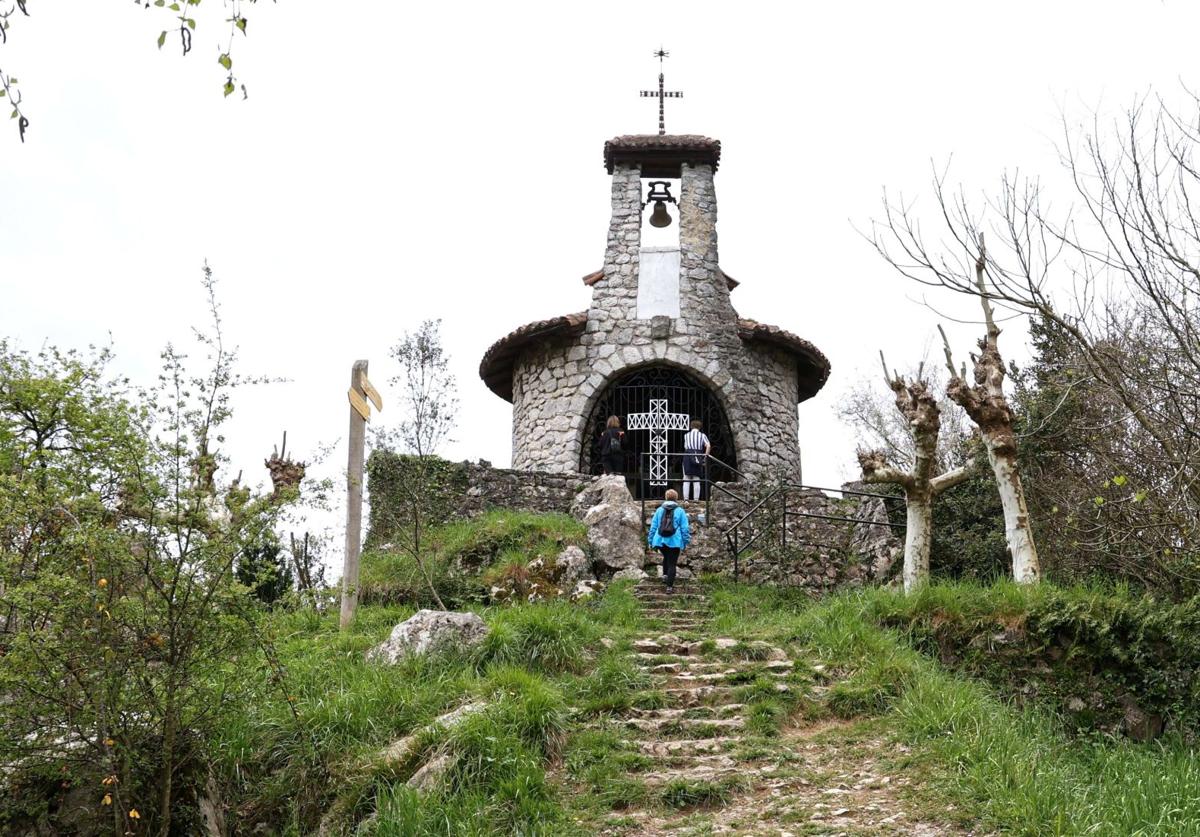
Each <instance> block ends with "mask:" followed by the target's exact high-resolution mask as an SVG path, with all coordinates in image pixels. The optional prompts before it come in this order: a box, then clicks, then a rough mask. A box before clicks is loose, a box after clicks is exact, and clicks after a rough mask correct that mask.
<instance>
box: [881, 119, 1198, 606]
mask: <svg viewBox="0 0 1200 837" xmlns="http://www.w3.org/2000/svg"><path fill="white" fill-rule="evenodd" d="M1191 109H1192V112H1190V113H1188V114H1187V115H1176V114H1175V113H1172V111H1171V110H1170V109H1169V108H1168V107H1166V106H1165V105H1164V104H1163V103H1162V101H1161V100H1158V101H1157V102H1155V103H1149V102H1148V101H1146V100H1143V101H1139V102H1137V103H1135V106H1134V107H1133V108H1131V109H1130V110H1129V111H1128V113H1127V114H1125V117H1124V118H1123V119H1122V120H1121V121H1120V122H1119V123H1118V124H1117V125H1116V127H1115V129H1114V130H1113V131H1112V132H1111V133H1110V132H1107V131H1102V130H1100V129H1099V126H1098V124H1097V125H1096V126H1095V127H1094V129H1093V131H1092V133H1090V134H1087V135H1085V136H1083V137H1082V138H1076V137H1075V136H1074V135H1073V132H1072V131H1071V130H1069V129H1068V130H1067V132H1066V133H1067V136H1066V141H1065V144H1064V150H1063V154H1062V156H1063V162H1064V165H1065V167H1066V169H1067V172H1068V174H1069V175H1070V178H1071V182H1072V184H1073V186H1074V190H1075V199H1076V203H1077V208H1076V209H1075V210H1074V211H1073V212H1072V213H1065V214H1064V213H1054V214H1052V213H1051V212H1050V211H1049V209H1048V208H1047V205H1048V203H1049V199H1048V198H1046V199H1045V200H1044V199H1043V191H1042V187H1041V185H1040V184H1039V182H1038V181H1036V180H1017V179H1013V178H1009V177H1007V176H1005V177H1003V178H1002V179H1001V183H1000V188H999V190H998V191H997V192H996V193H995V194H994V195H993V196H992V197H991V199H990V200H987V201H985V202H984V203H983V204H981V205H980V206H979V207H977V208H972V207H971V206H970V205H969V203H968V201H967V199H966V198H965V196H964V195H963V193H962V192H961V190H960V191H959V192H958V193H957V194H954V193H949V192H947V191H946V189H945V188H944V175H935V177H934V184H933V185H934V196H935V198H936V202H937V209H938V210H939V215H940V217H941V220H942V222H943V223H942V227H941V228H942V230H943V231H944V232H945V233H946V234H947V235H948V238H947V239H946V240H945V241H939V242H938V243H937V244H936V245H932V246H930V245H927V243H926V239H925V237H924V235H923V232H922V228H921V224H920V219H919V217H918V215H917V213H916V212H914V211H913V209H912V208H911V207H910V206H909V205H906V204H905V203H903V201H900V202H892V201H889V200H888V199H887V197H886V195H885V201H884V212H885V216H884V219H883V220H882V221H881V222H879V223H877V224H876V226H875V230H874V234H873V236H872V239H873V242H874V244H875V246H876V247H877V249H879V251H880V252H881V253H882V254H883V255H884V257H885V258H886V259H888V261H890V262H891V263H892V264H893V266H895V267H896V268H897V269H898V270H899V271H900V272H901V273H903V274H904V275H905V276H908V277H909V278H912V279H914V280H916V281H918V282H922V283H924V284H926V285H932V286H936V287H940V288H946V289H949V290H952V291H955V292H958V293H963V294H970V295H973V296H978V297H982V298H983V299H984V301H985V302H987V303H989V304H991V305H995V306H997V307H999V308H1003V309H1006V310H1009V311H1015V312H1018V313H1027V314H1034V315H1036V316H1037V317H1038V318H1039V319H1040V320H1041V321H1044V322H1045V323H1047V324H1049V325H1050V326H1052V327H1053V328H1055V329H1056V330H1057V331H1059V332H1061V334H1063V335H1064V336H1065V338H1066V339H1068V340H1069V341H1071V342H1072V343H1073V345H1074V346H1075V348H1076V350H1077V358H1078V360H1079V363H1080V366H1081V371H1082V375H1081V376H1080V377H1081V379H1086V380H1087V381H1088V382H1089V385H1090V386H1091V387H1092V388H1094V389H1097V390H1103V391H1105V392H1107V393H1108V394H1109V395H1110V396H1111V398H1112V399H1113V401H1114V402H1115V403H1116V404H1117V405H1119V407H1120V408H1121V412H1122V415H1120V416H1117V417H1116V418H1114V419H1113V420H1112V421H1113V423H1114V424H1113V425H1109V426H1106V427H1104V428H1101V430H1104V431H1109V430H1111V428H1112V427H1113V426H1117V427H1121V428H1122V430H1123V432H1126V433H1127V434H1129V436H1130V438H1131V439H1134V440H1140V439H1146V440H1149V441H1150V444H1151V446H1152V450H1146V449H1144V448H1143V449H1142V453H1141V455H1140V456H1139V458H1138V461H1137V462H1136V463H1134V464H1136V465H1139V466H1141V470H1143V472H1144V473H1143V474H1142V476H1141V479H1140V482H1139V483H1135V482H1134V481H1133V480H1132V479H1131V477H1132V474H1130V473H1127V472H1120V473H1115V474H1113V473H1110V474H1107V475H1102V474H1099V473H1095V474H1092V475H1091V476H1092V477H1094V478H1095V480H1096V485H1094V486H1093V489H1094V491H1095V492H1096V494H1095V497H1094V498H1093V499H1095V500H1097V503H1096V505H1097V506H1098V508H1094V509H1091V512H1092V513H1093V514H1094V515H1095V516H1098V517H1099V518H1101V520H1102V519H1103V518H1104V517H1105V515H1106V514H1107V509H1105V508H1103V507H1100V503H1102V502H1103V501H1104V500H1105V497H1104V496H1103V495H1102V494H1101V493H1100V489H1101V487H1102V485H1104V484H1105V483H1106V482H1107V481H1108V480H1110V479H1116V480H1118V481H1119V483H1120V484H1121V486H1122V487H1123V488H1125V490H1126V492H1127V494H1128V497H1123V498H1121V499H1122V500H1124V501H1127V502H1125V503H1124V505H1122V508H1123V509H1124V510H1125V511H1127V512H1128V511H1132V510H1136V512H1137V516H1138V517H1140V519H1141V523H1140V524H1138V525H1137V526H1136V528H1135V529H1133V530H1130V529H1129V528H1128V525H1127V524H1128V522H1129V521H1128V515H1125V516H1123V518H1122V525H1125V526H1126V529H1125V532H1126V536H1125V537H1121V534H1120V533H1119V532H1118V531H1117V527H1116V526H1115V525H1108V526H1105V527H1104V528H1105V534H1104V536H1103V537H1099V538H1095V539H1094V542H1096V543H1102V544H1104V545H1105V548H1114V547H1115V548H1118V549H1130V550H1133V551H1134V552H1136V553H1138V554H1139V555H1141V556H1142V557H1143V559H1144V560H1147V561H1152V562H1154V564H1155V566H1156V572H1159V573H1162V574H1166V575H1170V576H1172V577H1174V578H1175V579H1176V580H1177V581H1178V580H1187V581H1188V582H1189V583H1191V584H1192V585H1193V586H1195V585H1197V584H1200V566H1197V563H1196V561H1195V560H1194V558H1193V559H1186V558H1185V557H1184V556H1187V555H1193V556H1194V555H1195V553H1196V548H1197V545H1198V543H1200V524H1198V521H1200V349H1198V348H1197V347H1200V316H1198V315H1200V312H1198V311H1197V308H1196V305H1197V302H1196V301H1197V299H1198V298H1200V212H1198V211H1197V207H1198V206H1200V160H1198V159H1197V155H1196V146H1197V143H1198V141H1200V131H1198V130H1197V128H1196V125H1197V124H1200V122H1198V120H1197V117H1198V116H1200V100H1198V99H1196V98H1194V97H1193V100H1192V103H1191ZM985 231H986V232H987V233H988V234H989V237H990V238H991V239H992V240H993V241H996V242H999V254H1000V258H996V256H995V254H993V253H988V254H987V258H986V261H985V262H984V265H983V278H984V282H983V283H980V282H979V281H978V279H977V276H975V275H974V274H975V271H974V270H972V267H974V266H975V265H977V264H979V263H980V261H981V256H983V254H982V253H981V252H980V251H981V248H980V246H979V241H980V240H981V239H980V237H981V235H982V234H983V233H984V232H985ZM1146 469H1149V473H1145V470H1146ZM1109 499H1112V498H1109ZM1104 505H1106V506H1108V508H1109V509H1111V508H1114V505H1112V504H1110V503H1105V504H1104ZM1068 513H1069V514H1072V515H1075V516H1076V519H1079V516H1081V515H1082V514H1083V513H1084V510H1083V509H1080V508H1073V509H1070V510H1069V512H1068ZM1147 543H1153V544H1154V547H1153V548H1152V549H1147V548H1146V544H1147ZM1118 545H1119V546H1118ZM1126 560H1127V559H1126Z"/></svg>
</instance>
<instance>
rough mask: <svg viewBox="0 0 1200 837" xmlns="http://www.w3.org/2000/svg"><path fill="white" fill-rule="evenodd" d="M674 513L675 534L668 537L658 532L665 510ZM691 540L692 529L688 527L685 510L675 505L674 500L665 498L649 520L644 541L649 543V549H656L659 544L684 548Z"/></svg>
mask: <svg viewBox="0 0 1200 837" xmlns="http://www.w3.org/2000/svg"><path fill="white" fill-rule="evenodd" d="M668 510H669V512H670V513H671V514H673V515H675V534H674V535H671V536H670V537H663V536H662V535H660V534H658V526H659V524H660V523H662V518H663V515H664V514H666V513H667V512H668ZM691 540H692V531H691V529H690V528H688V516H687V512H685V511H684V510H683V509H681V508H680V507H679V506H678V505H676V503H675V501H673V500H667V502H665V503H663V504H662V505H661V506H659V507H658V510H657V511H655V512H654V518H653V519H652V520H651V521H650V533H649V535H648V536H647V538H646V541H647V542H648V543H649V544H650V548H651V549H658V548H659V547H660V546H674V547H678V548H679V549H681V550H682V549H686V548H687V545H688V543H689V542H690V541H691Z"/></svg>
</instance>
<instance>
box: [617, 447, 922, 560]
mask: <svg viewBox="0 0 1200 837" xmlns="http://www.w3.org/2000/svg"><path fill="white" fill-rule="evenodd" d="M652 455H658V456H667V457H683V456H704V458H705V463H704V475H703V476H702V477H700V478H699V482H700V483H701V485H703V486H704V487H705V489H704V491H705V494H704V501H705V520H706V521H707V522H708V523H710V524H711V523H712V522H713V519H712V499H713V493H714V491H719V492H721V494H722V495H724V496H726V497H729V498H731V499H733V500H736V501H737V502H738V503H739V504H741V505H742V506H743V507H744V508H745V511H744V513H743V514H742V515H741V516H740V517H738V518H737V519H736V520H734V521H733V522H732V524H730V525H729V526H727V527H724V528H721V529H720V531H721V534H722V535H723V536H724V537H725V541H726V544H727V545H728V547H729V551H730V552H731V553H732V555H733V578H734V581H736V580H737V579H738V575H739V573H740V569H741V555H742V553H744V552H746V551H747V550H748V549H750V547H752V546H753V545H754V544H755V543H757V542H758V541H759V540H760V539H761V538H762V536H763V535H765V534H767V531H768V530H767V529H766V528H758V527H754V528H755V529H757V531H752V533H751V535H750V537H749V539H748V540H746V541H743V540H742V538H741V528H742V527H743V526H744V525H746V524H747V522H751V521H752V520H753V518H754V516H755V515H756V514H758V513H759V512H760V511H761V510H762V509H763V508H764V507H766V506H767V505H768V503H770V502H771V501H773V500H775V499H776V498H779V499H780V512H781V514H782V521H781V525H780V529H781V535H780V537H781V544H782V546H784V547H786V546H787V520H788V518H789V517H805V518H813V519H817V520H832V521H837V522H842V523H854V524H855V525H858V526H887V527H889V528H892V529H903V528H905V524H903V523H892V522H891V521H890V520H865V519H858V518H850V517H842V516H837V515H829V514H818V513H816V512H805V511H798V510H795V509H789V508H788V499H789V497H788V494H789V492H790V491H818V492H826V493H831V494H842V495H843V496H855V497H870V498H874V499H879V500H884V501H888V500H893V501H903V500H904V497H899V496H895V495H891V494H879V493H876V492H870V491H858V490H856V489H846V488H824V487H821V486H815V485H803V484H801V483H794V482H791V481H789V480H780V481H779V482H777V483H776V485H775V486H774V487H773V488H771V489H770V490H769V491H768V492H767V493H766V494H765V495H763V496H762V497H761V498H759V499H758V500H757V501H756V500H755V498H754V497H753V496H752V493H751V492H752V486H751V480H750V478H749V477H748V476H747V475H746V474H745V473H743V472H742V471H739V470H738V469H737V468H735V467H733V466H732V465H730V464H729V463H727V462H724V461H722V460H721V459H719V458H718V457H715V456H713V455H712V454H696V453H691V452H687V451H684V452H679V453H662V454H650V453H648V452H644V453H642V458H643V459H645V458H648V457H650V456H652ZM710 461H711V462H712V463H715V464H716V465H719V466H720V467H722V468H725V469H726V470H728V471H729V472H730V473H732V474H734V475H735V476H736V477H738V478H739V479H738V482H740V483H742V484H743V485H745V486H746V490H747V494H748V496H746V497H742V496H740V495H739V494H737V493H736V492H734V491H732V490H731V489H729V488H727V487H726V485H725V484H723V483H721V482H717V481H715V480H713V479H712V478H711V477H710V470H709V469H710ZM639 473H642V474H644V473H645V471H639ZM646 499H647V498H645V497H643V498H642V500H641V503H642V526H643V534H645V532H644V527H645V520H646ZM802 543H804V544H805V545H808V546H812V545H813V544H811V543H808V542H802Z"/></svg>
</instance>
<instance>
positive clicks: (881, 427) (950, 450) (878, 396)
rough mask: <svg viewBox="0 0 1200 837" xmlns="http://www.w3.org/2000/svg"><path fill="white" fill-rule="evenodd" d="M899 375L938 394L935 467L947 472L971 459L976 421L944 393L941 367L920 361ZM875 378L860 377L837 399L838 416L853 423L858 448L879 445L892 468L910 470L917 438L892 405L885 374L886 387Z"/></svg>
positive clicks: (894, 405)
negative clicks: (840, 399) (971, 446)
mask: <svg viewBox="0 0 1200 837" xmlns="http://www.w3.org/2000/svg"><path fill="white" fill-rule="evenodd" d="M894 371H895V372H896V373H897V374H903V375H906V376H908V377H911V378H916V379H919V380H922V381H924V382H925V384H926V386H928V387H929V391H930V392H931V393H935V394H936V395H935V397H936V398H937V406H938V412H939V413H940V414H941V427H940V429H939V431H938V437H937V451H936V453H935V457H934V458H935V465H934V468H935V469H936V470H938V471H950V470H953V469H954V468H957V467H958V466H959V465H969V464H971V462H972V456H971V451H970V444H969V442H970V439H971V437H972V436H973V435H974V433H975V430H974V426H973V425H972V424H971V421H970V419H968V418H967V416H966V414H965V413H963V411H962V410H960V409H959V408H958V405H957V404H955V403H954V402H953V401H951V400H950V398H949V397H948V396H946V394H945V382H946V376H945V372H944V371H942V369H941V367H940V366H935V367H932V368H931V367H929V366H928V365H926V362H925V361H924V360H923V361H922V362H921V363H920V364H917V365H915V366H912V367H911V368H909V369H906V370H900V369H896V370H894ZM876 383H877V381H876V379H875V378H870V379H867V378H864V379H862V380H860V381H858V382H857V383H856V384H855V385H854V386H853V387H851V388H850V389H849V390H848V391H847V392H846V393H845V395H844V396H843V398H842V401H841V403H840V404H838V408H837V411H838V417H839V418H841V420H842V421H843V422H845V423H846V424H848V425H849V426H850V427H852V428H853V430H854V432H855V438H856V441H857V442H858V447H860V448H864V449H868V450H880V451H883V452H885V453H886V454H887V458H888V461H889V462H890V463H891V464H892V465H893V466H895V467H898V468H903V469H906V470H907V469H911V468H912V466H913V462H914V460H915V458H916V439H915V438H914V436H913V426H912V424H911V423H910V422H909V420H908V418H907V417H906V416H905V415H904V414H903V413H901V412H900V411H899V410H897V409H896V397H895V393H893V392H892V390H891V377H890V376H887V377H885V378H884V383H885V387H879V386H877V385H876Z"/></svg>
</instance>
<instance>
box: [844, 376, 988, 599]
mask: <svg viewBox="0 0 1200 837" xmlns="http://www.w3.org/2000/svg"><path fill="white" fill-rule="evenodd" d="M882 357H883V356H882V354H880V359H881V360H882ZM883 375H884V379H885V380H886V381H887V382H888V386H889V387H891V390H892V392H893V393H895V395H896V409H897V410H899V411H900V415H902V416H904V418H905V419H906V420H907V421H908V423H909V427H910V428H911V429H912V438H913V464H912V469H911V470H909V471H901V470H900V469H899V468H896V467H894V466H892V465H890V464H888V454H887V453H886V452H884V451H869V450H860V451H859V452H858V464H859V467H861V468H862V474H863V481H864V482H868V483H895V484H896V485H899V486H900V487H902V488H903V489H904V498H905V505H906V507H907V511H906V512H905V517H906V525H905V531H904V573H903V576H904V592H905V593H911V592H912V591H913V590H915V589H916V588H918V587H920V586H921V585H923V584H925V583H927V582H928V581H929V550H930V545H931V544H932V542H933V500H934V498H935V497H937V496H938V495H939V494H941V493H942V492H943V491H945V490H946V489H948V488H951V487H953V486H955V485H958V484H959V483H960V482H962V481H963V480H965V479H966V478H967V474H968V471H967V469H966V468H955V469H954V470H952V471H947V472H946V473H944V474H939V475H937V476H934V474H933V470H934V464H935V460H936V458H937V438H938V431H939V429H940V428H941V412H940V410H939V409H938V404H937V400H936V399H935V398H934V397H933V395H932V394H931V393H930V392H929V385H928V384H927V383H926V382H925V381H924V380H922V379H921V378H920V373H919V372H918V377H917V378H916V379H915V380H912V381H905V380H904V378H902V377H901V376H899V375H896V376H895V377H892V375H891V373H889V372H888V369H887V364H886V363H884V365H883Z"/></svg>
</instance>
